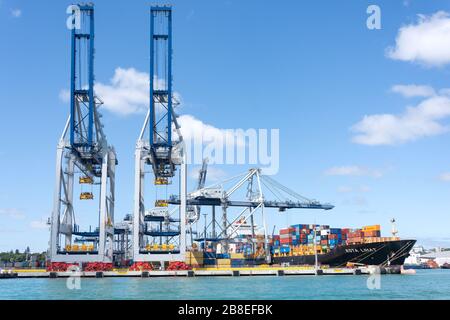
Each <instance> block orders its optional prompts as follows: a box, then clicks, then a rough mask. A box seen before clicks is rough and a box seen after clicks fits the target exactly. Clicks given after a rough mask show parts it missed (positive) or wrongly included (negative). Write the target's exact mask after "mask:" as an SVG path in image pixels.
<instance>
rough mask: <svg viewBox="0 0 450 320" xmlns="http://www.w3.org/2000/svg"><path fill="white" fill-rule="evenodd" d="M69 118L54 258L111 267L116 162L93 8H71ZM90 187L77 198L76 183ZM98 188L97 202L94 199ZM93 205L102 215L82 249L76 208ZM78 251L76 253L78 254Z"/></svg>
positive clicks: (61, 155)
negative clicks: (98, 81) (101, 90)
mask: <svg viewBox="0 0 450 320" xmlns="http://www.w3.org/2000/svg"><path fill="white" fill-rule="evenodd" d="M71 8H72V26H73V28H72V30H71V68H70V115H69V118H68V120H67V122H66V125H65V127H64V130H63V134H62V136H61V138H60V140H59V144H58V148H57V155H56V180H55V192H54V203H53V212H52V217H51V239H50V259H51V261H52V262H112V259H113V242H114V186H115V179H114V177H115V166H116V164H117V157H116V153H115V150H114V148H113V147H112V146H109V145H108V142H107V140H106V136H105V134H104V132H103V125H102V123H101V114H100V112H99V107H100V106H101V104H102V101H101V100H100V99H99V98H98V97H97V96H96V95H95V92H94V52H95V51H94V6H93V4H80V5H72V6H71ZM76 176H78V178H79V179H78V182H79V183H80V185H81V190H83V187H85V188H87V190H86V189H85V190H84V191H82V192H81V194H80V197H79V199H77V201H75V199H74V196H73V195H74V182H75V177H76ZM94 188H98V191H99V192H98V193H99V195H98V199H94V192H93V191H94ZM80 201H92V202H94V203H92V204H90V205H89V207H90V208H92V210H93V211H94V212H96V213H97V214H98V221H99V226H98V229H97V231H95V232H89V235H90V239H91V240H90V241H91V242H92V243H91V244H89V245H88V246H86V247H85V248H83V249H81V248H80V249H78V245H74V242H76V241H75V240H77V239H74V237H75V236H84V235H85V234H86V232H83V231H80V229H79V226H77V225H76V224H75V206H76V204H77V203H78V202H80ZM75 248H76V249H75Z"/></svg>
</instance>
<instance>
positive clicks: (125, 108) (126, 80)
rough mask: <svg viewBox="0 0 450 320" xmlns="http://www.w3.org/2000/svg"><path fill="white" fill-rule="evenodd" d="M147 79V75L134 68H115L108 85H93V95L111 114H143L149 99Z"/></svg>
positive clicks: (148, 81) (148, 82)
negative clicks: (96, 96)
mask: <svg viewBox="0 0 450 320" xmlns="http://www.w3.org/2000/svg"><path fill="white" fill-rule="evenodd" d="M149 79H150V78H149V75H148V73H145V72H140V71H137V70H136V69H134V68H128V69H123V68H116V70H115V71H114V76H113V78H112V79H111V80H110V84H103V83H100V82H99V83H96V84H95V93H96V95H98V97H99V98H100V99H101V100H102V101H103V102H104V105H103V108H104V109H107V110H108V111H111V112H113V113H118V114H121V115H129V114H134V113H145V112H146V111H147V109H148V104H149V99H150V98H149V85H150V80H149Z"/></svg>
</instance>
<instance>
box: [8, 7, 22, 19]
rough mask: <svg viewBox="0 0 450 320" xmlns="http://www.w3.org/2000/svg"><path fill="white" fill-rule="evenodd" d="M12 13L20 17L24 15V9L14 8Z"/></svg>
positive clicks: (15, 16)
mask: <svg viewBox="0 0 450 320" xmlns="http://www.w3.org/2000/svg"><path fill="white" fill-rule="evenodd" d="M11 15H12V16H13V17H14V18H19V17H21V16H22V10H20V9H12V10H11Z"/></svg>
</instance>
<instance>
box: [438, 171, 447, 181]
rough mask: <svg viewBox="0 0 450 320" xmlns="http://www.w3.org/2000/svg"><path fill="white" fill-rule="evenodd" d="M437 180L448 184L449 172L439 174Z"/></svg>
mask: <svg viewBox="0 0 450 320" xmlns="http://www.w3.org/2000/svg"><path fill="white" fill-rule="evenodd" d="M439 180H441V181H445V182H450V172H444V173H443V174H441V175H440V176H439Z"/></svg>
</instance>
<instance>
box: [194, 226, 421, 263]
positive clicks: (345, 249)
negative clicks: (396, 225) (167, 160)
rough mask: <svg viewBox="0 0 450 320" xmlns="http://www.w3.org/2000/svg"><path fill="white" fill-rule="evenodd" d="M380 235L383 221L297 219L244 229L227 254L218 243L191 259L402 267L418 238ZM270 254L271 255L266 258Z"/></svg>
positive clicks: (210, 261) (203, 261)
mask: <svg viewBox="0 0 450 320" xmlns="http://www.w3.org/2000/svg"><path fill="white" fill-rule="evenodd" d="M395 234H396V232H395V233H394V234H393V236H391V237H381V227H380V225H372V226H365V227H362V228H359V229H350V228H330V226H327V225H311V224H297V225H292V226H290V227H289V228H286V229H281V230H280V233H279V234H278V235H272V236H270V237H269V238H268V241H267V245H268V250H265V246H266V243H265V238H264V235H262V234H256V235H255V233H254V232H253V234H252V232H245V233H243V234H240V235H238V236H237V237H235V238H234V239H233V240H234V241H233V243H231V244H230V245H229V251H228V253H218V252H223V248H221V246H220V244H219V245H217V246H216V247H215V248H214V246H213V245H211V246H210V247H203V248H201V250H200V252H191V253H189V255H188V260H189V261H187V262H188V263H189V264H198V265H203V266H206V267H208V266H216V267H243V266H254V265H260V264H266V263H269V264H276V265H282V266H307V265H309V266H315V265H316V264H317V265H318V266H329V267H357V266H369V265H370V266H380V267H393V268H396V267H401V266H403V264H404V262H405V259H406V258H407V257H408V256H409V252H410V251H411V249H412V248H413V246H414V245H415V243H416V240H409V239H406V240H405V239H400V238H399V237H397V236H395ZM268 253H270V255H269V257H268V256H267V254H268ZM268 258H269V259H268Z"/></svg>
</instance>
